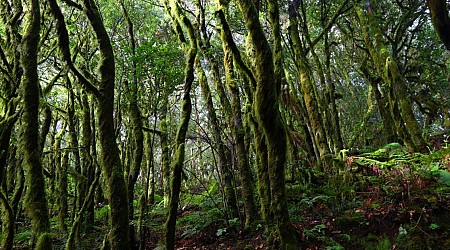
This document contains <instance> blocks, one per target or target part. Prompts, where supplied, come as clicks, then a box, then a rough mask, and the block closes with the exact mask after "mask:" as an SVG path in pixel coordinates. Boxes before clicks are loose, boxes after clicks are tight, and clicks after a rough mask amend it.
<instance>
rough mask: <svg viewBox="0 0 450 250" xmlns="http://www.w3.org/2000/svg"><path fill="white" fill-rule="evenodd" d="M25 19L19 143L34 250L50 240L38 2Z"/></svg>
mask: <svg viewBox="0 0 450 250" xmlns="http://www.w3.org/2000/svg"><path fill="white" fill-rule="evenodd" d="M29 8H30V9H29V12H28V13H27V15H26V17H27V19H26V25H25V27H26V28H25V31H24V35H23V38H22V44H21V54H20V65H21V67H22V69H23V78H22V82H21V86H20V87H21V88H20V90H21V95H22V98H23V101H24V103H23V116H22V121H23V126H22V129H23V132H22V138H21V141H22V143H23V145H22V150H23V157H24V162H23V163H24V165H25V166H26V170H27V175H26V184H27V186H28V189H27V193H26V196H25V202H26V203H25V208H26V211H27V214H28V216H29V217H30V219H31V225H32V231H33V239H34V241H33V242H34V244H36V248H35V249H51V248H52V247H51V246H52V240H51V237H50V235H49V234H48V232H49V231H50V221H49V216H48V207H47V199H46V195H45V179H44V175H43V173H42V165H41V158H40V157H41V155H40V150H39V130H38V129H39V119H38V115H39V77H38V69H37V58H38V43H39V38H40V36H39V32H40V6H39V1H38V0H32V1H31V5H30V6H29Z"/></svg>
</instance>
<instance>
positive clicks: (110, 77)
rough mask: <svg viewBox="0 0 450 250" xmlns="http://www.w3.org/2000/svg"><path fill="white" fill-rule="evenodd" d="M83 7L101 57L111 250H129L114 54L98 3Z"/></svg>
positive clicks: (88, 0)
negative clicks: (116, 126)
mask: <svg viewBox="0 0 450 250" xmlns="http://www.w3.org/2000/svg"><path fill="white" fill-rule="evenodd" d="M83 5H84V6H83V7H84V10H85V12H86V15H87V17H88V19H89V21H90V23H91V25H92V28H93V30H94V32H95V34H96V36H97V42H98V44H99V49H100V55H101V60H100V65H99V67H98V68H99V75H100V81H99V83H98V95H97V101H98V103H97V104H98V105H97V120H98V122H99V138H100V145H101V149H102V152H101V154H100V159H101V165H102V169H103V173H104V174H105V177H106V184H107V186H108V189H109V192H108V201H109V206H110V208H111V219H110V224H111V229H110V232H109V243H110V247H111V249H117V250H119V249H120V250H124V249H130V240H129V232H130V231H129V213H128V202H129V200H128V195H127V186H126V183H125V179H124V173H123V168H122V165H121V161H120V155H119V148H118V147H117V143H116V140H115V138H116V137H115V131H114V118H113V111H114V85H115V62H114V53H113V48H112V45H111V41H110V39H109V36H108V33H107V32H106V29H105V27H104V25H103V21H102V19H101V16H100V13H99V11H98V8H97V6H96V4H95V2H94V1H93V0H83Z"/></svg>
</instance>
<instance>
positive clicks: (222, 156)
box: [195, 56, 239, 218]
mask: <svg viewBox="0 0 450 250" xmlns="http://www.w3.org/2000/svg"><path fill="white" fill-rule="evenodd" d="M195 65H196V68H197V74H198V82H199V84H200V87H201V89H202V93H203V98H204V99H205V102H206V109H207V110H208V119H209V121H210V124H211V130H212V134H213V139H214V145H215V148H216V149H215V150H216V151H217V155H218V164H217V166H218V172H219V173H220V176H221V177H222V181H223V186H224V193H225V201H226V202H225V206H226V208H227V209H229V210H230V212H231V218H239V211H238V207H237V204H236V195H235V192H234V188H233V184H232V180H233V179H232V178H233V177H232V173H231V171H230V168H229V166H228V165H227V164H228V158H227V156H226V150H227V148H226V146H225V144H224V142H223V141H222V138H221V129H220V125H219V120H218V118H217V115H216V110H215V109H214V104H213V101H212V94H211V90H210V88H209V85H208V80H207V77H206V74H205V72H204V70H203V68H202V66H201V63H200V58H199V57H198V56H197V58H196V61H195Z"/></svg>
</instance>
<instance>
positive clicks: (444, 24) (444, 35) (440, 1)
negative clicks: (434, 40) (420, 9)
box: [427, 0, 450, 50]
mask: <svg viewBox="0 0 450 250" xmlns="http://www.w3.org/2000/svg"><path fill="white" fill-rule="evenodd" d="M427 3H428V8H429V9H430V14H431V21H432V22H433V25H434V28H435V29H436V32H437V33H438V35H439V37H440V38H441V41H442V43H444V45H445V47H446V48H447V50H450V35H449V33H450V32H449V31H450V18H449V16H448V7H447V1H445V0H428V1H427Z"/></svg>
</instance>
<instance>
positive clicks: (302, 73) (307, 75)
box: [289, 1, 330, 168]
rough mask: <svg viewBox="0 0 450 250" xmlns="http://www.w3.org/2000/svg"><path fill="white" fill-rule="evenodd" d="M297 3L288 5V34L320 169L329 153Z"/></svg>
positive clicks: (293, 2)
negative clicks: (300, 32) (303, 44)
mask: <svg viewBox="0 0 450 250" xmlns="http://www.w3.org/2000/svg"><path fill="white" fill-rule="evenodd" d="M298 4H299V2H298V1H292V3H291V4H290V5H289V22H290V26H289V33H290V35H291V39H292V50H293V52H294V57H295V60H294V62H295V65H296V67H297V71H298V76H299V78H300V87H301V92H302V94H303V100H304V104H305V108H306V111H307V117H306V118H307V119H308V121H309V125H310V129H311V132H312V137H313V139H314V144H315V148H316V149H317V154H318V157H319V159H318V160H319V161H320V163H321V165H322V167H324V168H325V167H326V166H325V165H326V161H324V160H325V157H326V156H327V155H328V154H329V153H330V149H329V147H328V144H327V137H326V134H325V129H324V127H323V120H322V117H321V113H320V110H319V101H318V100H317V98H316V91H315V87H314V78H313V74H312V71H311V68H310V67H309V63H308V59H307V57H306V51H305V50H304V49H303V46H302V43H301V41H300V34H299V25H298Z"/></svg>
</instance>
